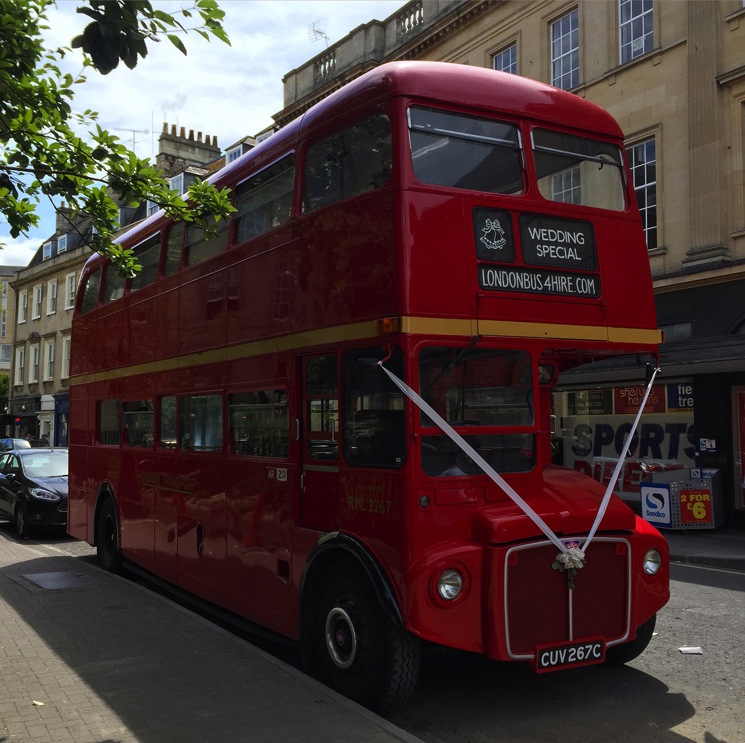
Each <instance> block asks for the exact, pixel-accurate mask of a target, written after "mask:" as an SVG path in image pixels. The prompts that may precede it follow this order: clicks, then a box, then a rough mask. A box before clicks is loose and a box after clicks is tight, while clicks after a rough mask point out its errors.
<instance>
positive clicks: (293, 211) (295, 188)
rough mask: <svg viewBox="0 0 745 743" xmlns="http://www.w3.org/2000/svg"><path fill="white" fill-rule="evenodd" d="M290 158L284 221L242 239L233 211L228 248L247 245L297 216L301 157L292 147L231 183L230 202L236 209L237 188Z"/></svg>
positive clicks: (235, 214)
mask: <svg viewBox="0 0 745 743" xmlns="http://www.w3.org/2000/svg"><path fill="white" fill-rule="evenodd" d="M286 160H291V161H292V164H291V168H292V192H291V194H290V208H289V214H288V216H287V219H286V220H285V221H284V222H281V223H280V224H277V225H273V226H272V227H270V228H269V229H267V230H264V231H263V232H259V233H258V234H256V235H253V236H252V237H248V238H246V239H244V240H239V239H238V211H236V212H234V213H233V215H232V216H231V219H230V232H229V234H228V249H229V250H230V249H231V248H234V247H236V246H238V245H247V244H248V243H251V242H252V241H254V240H258V239H259V238H261V237H264V236H266V235H268V234H271V233H272V232H274V231H275V230H279V229H281V228H282V227H286V226H287V225H288V224H290V223H291V222H292V220H293V219H295V218H296V216H297V201H298V194H299V192H300V177H299V174H300V163H301V158H300V157H299V156H298V153H297V151H296V149H295V148H294V147H293V148H292V149H290V151H289V152H286V153H285V154H284V155H281V156H280V157H276V158H274V160H272V161H271V162H269V163H267V164H266V165H263V166H261V167H260V168H258V169H257V170H255V171H254V172H253V173H250V174H248V175H247V176H246V177H245V178H243V179H242V180H240V181H238V182H236V183H234V184H232V185H231V186H230V190H231V197H232V203H233V206H234V207H235V208H236V210H238V196H239V194H238V189H239V188H240V187H241V186H243V185H245V184H246V183H249V182H250V181H251V180H252V179H254V178H256V177H258V176H260V175H261V174H262V173H266V171H267V170H269V169H270V168H273V167H275V166H276V165H278V164H279V163H282V162H283V161H286Z"/></svg>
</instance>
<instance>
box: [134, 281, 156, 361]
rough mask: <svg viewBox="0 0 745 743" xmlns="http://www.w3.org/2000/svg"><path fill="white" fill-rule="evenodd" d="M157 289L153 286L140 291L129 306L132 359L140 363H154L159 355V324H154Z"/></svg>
mask: <svg viewBox="0 0 745 743" xmlns="http://www.w3.org/2000/svg"><path fill="white" fill-rule="evenodd" d="M156 288H157V287H155V286H151V287H146V288H145V289H140V290H138V291H137V293H136V294H135V295H134V296H133V297H132V300H133V301H131V303H130V305H129V322H128V327H127V330H128V332H129V334H130V342H129V347H130V351H131V353H132V358H135V359H137V360H138V363H146V362H148V361H153V360H154V359H155V358H156V356H157V353H158V347H157V328H158V323H156V322H153V313H154V311H155V303H156V297H157V295H156V293H155V290H156Z"/></svg>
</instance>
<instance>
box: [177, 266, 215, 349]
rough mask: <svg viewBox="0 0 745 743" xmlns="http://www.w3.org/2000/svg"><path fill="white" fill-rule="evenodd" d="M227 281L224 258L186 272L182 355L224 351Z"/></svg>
mask: <svg viewBox="0 0 745 743" xmlns="http://www.w3.org/2000/svg"><path fill="white" fill-rule="evenodd" d="M227 290H228V281H227V272H226V271H225V258H224V256H223V257H222V258H221V259H220V260H212V261H208V262H207V263H205V264H204V265H200V266H196V267H194V268H193V269H189V270H187V271H185V273H184V276H183V279H182V282H181V291H180V292H179V323H178V326H176V327H175V328H173V330H174V332H177V333H178V351H179V353H181V354H183V353H190V352H193V351H204V350H206V349H210V348H222V347H224V346H225V344H226V341H227V338H226V336H225V332H226V325H225V317H226V307H227V301H228V291H227Z"/></svg>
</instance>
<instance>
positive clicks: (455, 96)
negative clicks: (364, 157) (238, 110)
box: [301, 62, 623, 138]
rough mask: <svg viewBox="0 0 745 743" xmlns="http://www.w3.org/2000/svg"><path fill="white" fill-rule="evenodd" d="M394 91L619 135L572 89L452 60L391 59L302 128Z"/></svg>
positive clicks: (311, 113) (316, 110)
mask: <svg viewBox="0 0 745 743" xmlns="http://www.w3.org/2000/svg"><path fill="white" fill-rule="evenodd" d="M393 95H404V96H411V97H421V98H432V99H433V100H437V101H442V102H445V103H451V104H455V105H464V106H466V107H469V108H481V109H485V110H491V111H495V112H501V113H505V114H511V115H514V116H517V117H519V118H523V119H533V120H535V121H538V122H540V121H543V122H546V123H548V122H551V123H561V124H563V125H565V126H568V127H571V128H578V129H582V130H583V131H585V132H597V133H598V134H600V135H605V136H610V137H614V138H623V132H622V131H621V128H620V127H619V126H618V124H617V123H616V121H615V119H614V118H613V117H612V116H611V115H610V114H609V113H608V112H607V111H605V110H604V109H602V108H601V107H600V106H598V105H596V104H595V103H591V102H590V101H587V100H585V99H584V98H580V97H578V96H577V95H575V94H574V93H569V92H567V91H565V90H560V89H559V88H554V87H553V86H551V85H546V84H545V83H541V82H538V81H537V80H531V79H530V78H527V77H521V76H519V75H513V74H510V73H507V72H500V71H498V70H491V69H487V68H484V67H473V66H471V65H464V64H455V63H452V62H390V63H387V64H383V65H380V66H379V67H375V68H374V69H372V70H370V71H369V72H366V73H365V74H364V75H361V76H360V77H358V78H356V79H355V80H352V81H351V82H350V83H347V84H346V85H345V86H344V87H343V88H340V89H339V90H337V91H335V92H334V93H332V94H331V95H330V96H328V98H325V99H324V100H323V101H321V102H320V103H318V104H316V105H315V106H313V107H312V108H311V109H309V110H308V111H307V112H306V113H305V114H304V116H303V118H302V125H301V128H302V130H303V131H305V130H307V129H309V128H315V126H317V125H320V124H321V123H327V122H328V120H329V119H330V118H333V117H334V116H335V115H337V114H341V113H346V112H349V110H350V109H353V108H356V107H357V106H359V105H364V104H370V103H373V102H374V101H376V100H379V99H384V98H386V97H389V96H393Z"/></svg>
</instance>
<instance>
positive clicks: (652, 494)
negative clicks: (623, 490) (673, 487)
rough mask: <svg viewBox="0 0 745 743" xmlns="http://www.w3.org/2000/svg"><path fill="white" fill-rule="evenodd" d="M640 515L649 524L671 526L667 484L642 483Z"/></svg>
mask: <svg viewBox="0 0 745 743" xmlns="http://www.w3.org/2000/svg"><path fill="white" fill-rule="evenodd" d="M641 499H642V517H643V518H644V520H645V521H649V523H650V524H657V525H658V526H671V525H672V514H671V513H670V488H669V487H668V486H667V485H642V486H641Z"/></svg>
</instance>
